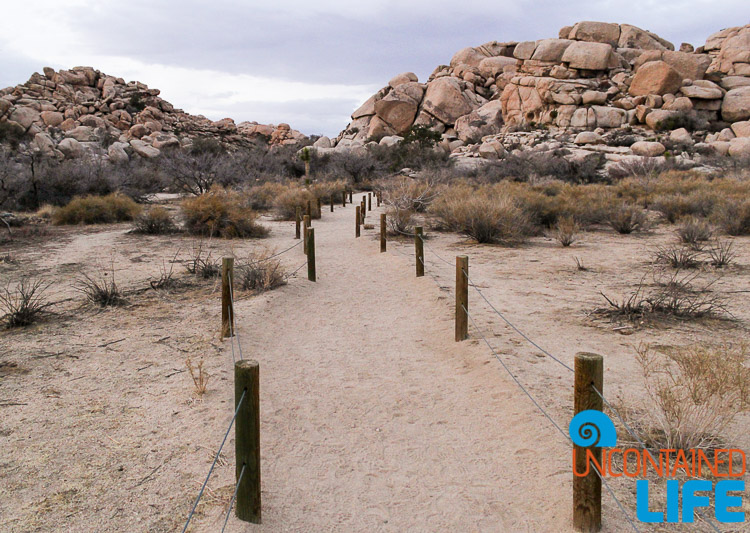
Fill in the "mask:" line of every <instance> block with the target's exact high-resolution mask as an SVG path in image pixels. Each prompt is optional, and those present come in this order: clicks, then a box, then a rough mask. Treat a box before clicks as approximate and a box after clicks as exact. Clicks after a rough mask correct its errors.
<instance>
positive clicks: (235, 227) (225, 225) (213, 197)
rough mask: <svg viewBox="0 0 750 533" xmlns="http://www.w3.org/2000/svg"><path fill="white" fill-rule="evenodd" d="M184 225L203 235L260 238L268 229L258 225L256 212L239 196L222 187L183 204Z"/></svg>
mask: <svg viewBox="0 0 750 533" xmlns="http://www.w3.org/2000/svg"><path fill="white" fill-rule="evenodd" d="M182 212H183V214H184V216H185V228H186V229H187V231H189V232H190V233H192V234H194V235H203V236H206V237H223V238H226V239H234V238H240V239H245V238H262V237H266V236H267V235H268V229H267V228H265V227H264V226H261V225H260V224H258V222H257V219H258V215H257V214H256V213H255V211H253V210H252V209H250V208H249V207H246V206H245V205H244V199H243V198H242V195H241V194H239V193H237V192H234V191H228V190H226V189H223V188H221V187H214V188H213V189H211V190H210V191H209V192H207V193H204V194H202V195H200V196H196V197H195V198H188V199H186V200H184V201H183V203H182Z"/></svg>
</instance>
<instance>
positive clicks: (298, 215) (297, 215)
mask: <svg viewBox="0 0 750 533" xmlns="http://www.w3.org/2000/svg"><path fill="white" fill-rule="evenodd" d="M294 223H295V226H296V227H295V232H294V238H295V239H299V238H300V229H299V227H300V224H301V223H302V209H301V208H300V207H299V206H297V209H296V213H295V215H294Z"/></svg>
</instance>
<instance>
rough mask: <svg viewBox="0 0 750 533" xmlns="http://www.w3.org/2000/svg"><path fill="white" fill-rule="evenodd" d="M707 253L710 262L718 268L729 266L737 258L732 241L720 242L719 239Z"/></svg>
mask: <svg viewBox="0 0 750 533" xmlns="http://www.w3.org/2000/svg"><path fill="white" fill-rule="evenodd" d="M706 253H707V254H708V257H709V262H710V263H711V264H712V265H713V266H715V267H716V268H723V267H725V266H728V265H729V264H730V263H732V262H733V261H734V259H735V258H736V257H737V253H736V252H735V251H734V243H733V242H732V241H720V240H718V239H717V240H716V241H715V242H714V243H713V244H711V246H709V247H708V249H707V250H706Z"/></svg>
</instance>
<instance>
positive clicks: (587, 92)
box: [316, 21, 750, 159]
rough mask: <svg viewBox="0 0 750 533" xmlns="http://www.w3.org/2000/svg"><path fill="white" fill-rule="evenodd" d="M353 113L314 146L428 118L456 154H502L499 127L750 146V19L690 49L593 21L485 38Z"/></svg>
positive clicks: (347, 143) (748, 150) (400, 128)
mask: <svg viewBox="0 0 750 533" xmlns="http://www.w3.org/2000/svg"><path fill="white" fill-rule="evenodd" d="M351 118H352V121H351V123H350V124H349V125H348V126H347V127H346V129H345V130H343V131H342V132H341V133H340V134H339V135H338V137H336V138H335V139H332V140H329V139H324V140H323V141H321V143H320V144H319V145H318V146H317V147H316V148H317V149H319V150H323V151H325V150H351V149H356V148H358V147H363V146H365V145H367V144H368V143H370V142H382V143H384V144H388V143H393V142H396V140H398V139H399V138H400V136H402V135H403V134H404V133H406V132H407V131H408V130H409V129H410V128H411V127H412V126H414V125H424V126H427V127H429V128H431V129H433V130H435V131H437V132H439V133H441V134H442V141H441V143H440V146H441V147H442V148H443V149H444V150H446V151H448V152H451V153H452V154H453V155H457V156H474V157H485V158H490V159H491V158H497V157H503V155H504V152H503V150H502V144H503V143H502V140H503V139H502V137H503V135H505V134H507V133H512V132H513V131H517V130H519V129H529V128H530V129H531V130H534V129H545V130H547V131H548V132H549V136H550V137H552V138H558V137H559V138H560V139H561V140H565V141H569V142H570V144H574V143H573V140H574V137H575V136H576V135H577V134H578V133H581V132H591V133H596V136H597V138H598V139H599V141H597V143H596V144H601V143H606V139H607V136H606V135H604V134H605V133H606V132H609V131H614V130H619V129H621V128H627V129H630V130H634V131H635V132H636V133H639V132H640V134H641V135H642V136H644V137H645V136H648V135H652V136H653V135H654V134H657V136H669V135H670V134H671V131H672V130H679V133H678V134H677V136H676V137H677V138H679V139H681V140H682V141H683V142H684V143H689V144H695V145H698V147H699V148H701V149H705V150H713V151H714V152H716V153H719V154H724V155H726V154H729V155H750V139H748V135H750V122H748V121H749V120H750V25H747V26H738V27H734V28H728V29H725V30H721V31H720V32H717V33H715V34H713V35H711V36H710V37H709V38H708V40H707V41H706V44H705V45H704V46H701V47H699V48H697V49H694V48H693V46H692V45H690V44H687V43H683V44H682V45H681V46H680V47H679V49H677V50H676V49H675V46H674V45H673V44H672V43H670V42H668V41H666V40H665V39H663V38H661V37H659V36H658V35H656V34H654V33H651V32H649V31H646V30H643V29H641V28H638V27H636V26H632V25H629V24H612V23H606V22H593V21H583V22H578V23H576V24H574V25H573V26H566V27H564V28H562V29H561V30H560V32H559V35H558V36H557V37H556V38H550V39H541V40H538V41H525V42H516V41H510V42H497V41H492V42H489V43H485V44H483V45H481V46H476V47H469V48H464V49H462V50H459V51H458V52H456V54H455V55H454V56H453V58H452V59H451V60H450V63H449V64H448V65H440V66H438V67H437V68H436V69H435V70H434V72H433V73H432V74H431V75H430V77H429V79H428V80H427V82H426V83H419V81H418V79H417V76H416V75H414V74H413V73H410V72H407V73H403V74H399V75H398V76H396V77H394V78H393V79H391V80H390V81H389V83H388V85H387V86H386V87H384V88H382V89H381V90H379V91H378V92H377V93H375V94H374V95H373V96H372V97H370V99H368V100H367V101H366V102H365V103H364V104H362V106H360V107H359V108H358V109H357V110H355V111H354V112H353V113H352V116H351ZM686 127H687V129H686V130H685V131H686V132H687V137H686V136H685V135H684V134H683V132H682V131H681V130H683V129H685V128H686ZM687 130H691V131H689V132H688V131H687ZM490 137H492V138H490ZM516 137H517V136H516ZM584 138H587V137H586V136H584V137H582V138H581V139H584ZM588 138H593V137H591V136H589V137H588ZM483 139H484V142H483ZM673 140H674V139H673ZM488 141H493V143H491V145H490V146H488V145H487V142H488ZM516 141H517V139H515V137H514V142H516ZM327 143H330V148H327V147H326V146H328V145H327ZM588 144H594V143H584V142H582V141H580V142H579V143H578V144H577V146H579V147H582V149H586V148H585V147H587V146H588ZM657 144H658V143H657ZM483 146H484V147H483ZM492 146H495V147H498V149H497V150H493V149H492ZM482 147H483V148H482ZM597 150H598V151H599V152H601V151H602V149H601V147H599V148H597ZM636 151H639V152H641V154H646V155H649V156H655V155H659V154H657V152H659V148H658V147H655V146H650V147H649V149H648V150H645V149H644V148H643V145H638V146H637V147H636V150H635V151H626V152H627V154H630V155H632V154H634V153H635V152H636ZM663 152H664V150H661V153H663Z"/></svg>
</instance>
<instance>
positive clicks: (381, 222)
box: [380, 213, 386, 254]
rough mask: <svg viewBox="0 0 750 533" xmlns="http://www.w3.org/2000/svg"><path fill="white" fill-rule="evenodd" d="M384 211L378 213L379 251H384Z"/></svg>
mask: <svg viewBox="0 0 750 533" xmlns="http://www.w3.org/2000/svg"><path fill="white" fill-rule="evenodd" d="M385 242H386V241H385V213H380V253H381V254H382V253H383V252H385V247H386V244H385Z"/></svg>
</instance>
